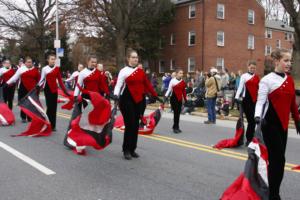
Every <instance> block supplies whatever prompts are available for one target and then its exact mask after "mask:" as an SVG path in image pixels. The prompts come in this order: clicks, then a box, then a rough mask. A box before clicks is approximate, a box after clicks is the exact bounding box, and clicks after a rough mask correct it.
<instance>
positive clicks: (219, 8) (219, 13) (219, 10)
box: [217, 4, 225, 19]
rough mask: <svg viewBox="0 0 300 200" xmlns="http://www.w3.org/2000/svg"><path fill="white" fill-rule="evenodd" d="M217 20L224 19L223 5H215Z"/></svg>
mask: <svg viewBox="0 0 300 200" xmlns="http://www.w3.org/2000/svg"><path fill="white" fill-rule="evenodd" d="M217 18H218V19H225V5H224V4H218V5H217Z"/></svg>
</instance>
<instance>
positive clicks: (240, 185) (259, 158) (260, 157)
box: [220, 125, 269, 200]
mask: <svg viewBox="0 0 300 200" xmlns="http://www.w3.org/2000/svg"><path fill="white" fill-rule="evenodd" d="M220 200H269V184H268V151H267V148H266V146H265V144H264V142H263V139H262V134H261V130H260V125H258V127H257V130H256V134H255V137H254V138H253V140H252V142H251V143H250V144H249V146H248V160H247V161H246V165H245V169H244V172H243V173H242V174H241V175H240V176H239V177H238V178H237V179H236V180H235V181H234V182H233V183H232V184H231V185H230V186H229V187H228V188H227V189H226V191H225V192H224V193H223V195H222V197H221V198H220Z"/></svg>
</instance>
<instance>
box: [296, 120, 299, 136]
mask: <svg viewBox="0 0 300 200" xmlns="http://www.w3.org/2000/svg"><path fill="white" fill-rule="evenodd" d="M295 126H296V132H297V134H298V135H300V121H297V122H295Z"/></svg>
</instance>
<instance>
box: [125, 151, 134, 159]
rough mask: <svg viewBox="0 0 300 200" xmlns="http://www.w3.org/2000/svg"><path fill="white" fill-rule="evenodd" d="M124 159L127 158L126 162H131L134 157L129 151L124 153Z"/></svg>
mask: <svg viewBox="0 0 300 200" xmlns="http://www.w3.org/2000/svg"><path fill="white" fill-rule="evenodd" d="M124 158H125V160H131V159H132V156H131V154H130V153H129V152H128V151H126V152H124Z"/></svg>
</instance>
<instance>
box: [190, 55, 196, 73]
mask: <svg viewBox="0 0 300 200" xmlns="http://www.w3.org/2000/svg"><path fill="white" fill-rule="evenodd" d="M192 59H193V61H194V70H191V60H192ZM195 70H196V59H195V57H189V58H188V72H195Z"/></svg>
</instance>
